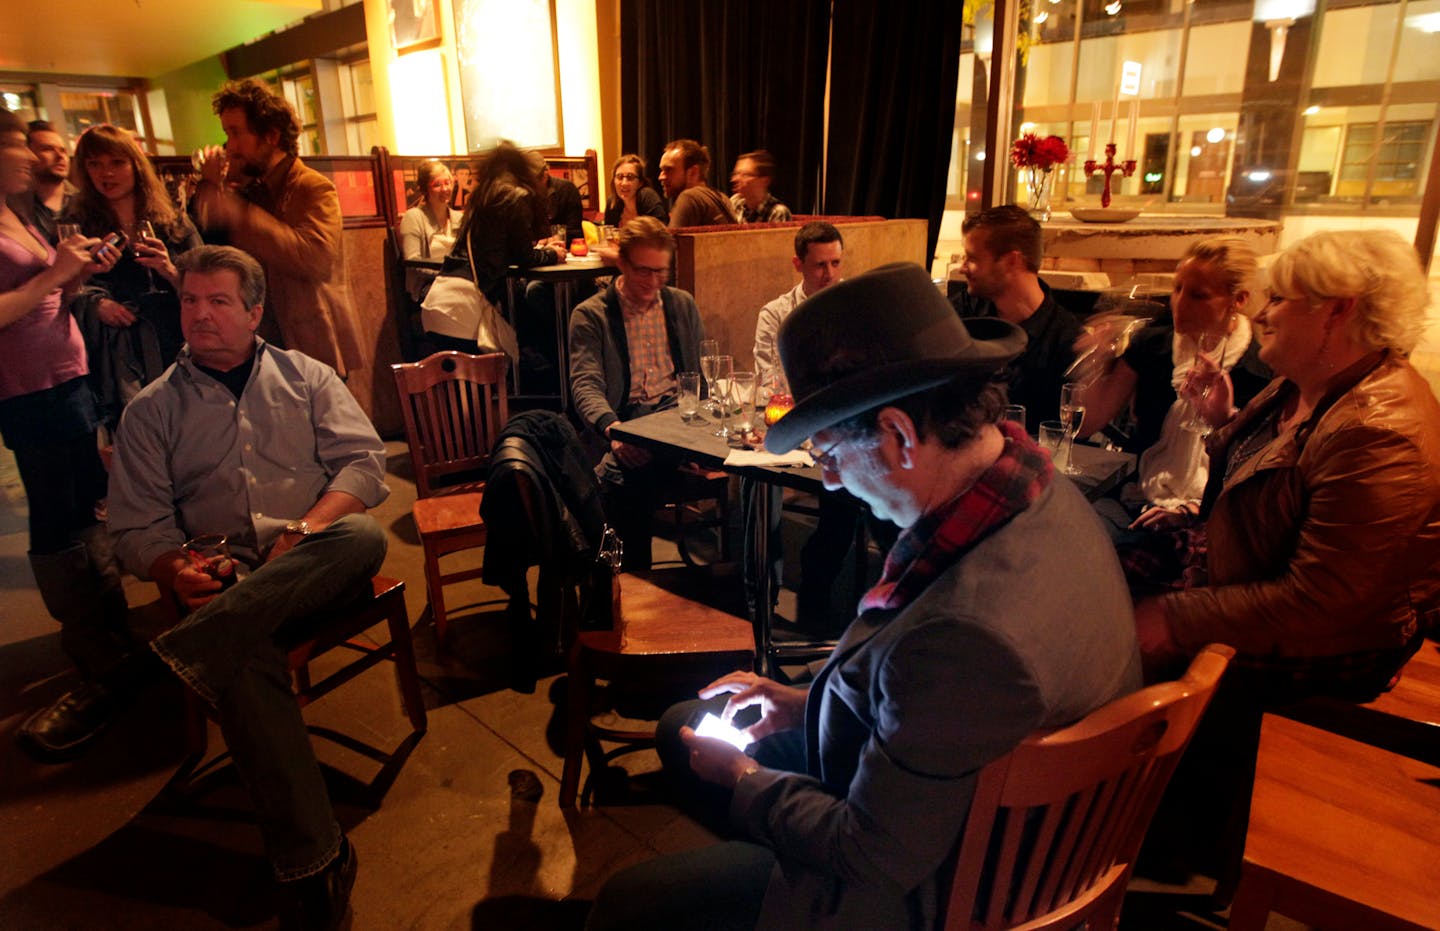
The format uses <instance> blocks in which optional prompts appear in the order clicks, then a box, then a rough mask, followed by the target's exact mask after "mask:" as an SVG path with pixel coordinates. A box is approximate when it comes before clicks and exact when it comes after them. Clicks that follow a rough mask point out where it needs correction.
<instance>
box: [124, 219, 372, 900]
mask: <svg viewBox="0 0 1440 931" xmlns="http://www.w3.org/2000/svg"><path fill="white" fill-rule="evenodd" d="M177 264H178V266H179V269H178V270H179V273H180V325H181V329H182V330H183V332H184V334H185V341H186V342H185V348H184V349H182V350H181V352H180V355H179V358H178V359H177V360H176V362H175V364H174V365H172V366H171V367H170V368H169V369H168V370H167V371H166V372H165V374H164V375H162V376H161V377H160V378H159V379H157V380H156V381H154V382H152V383H151V384H150V385H149V386H147V387H146V388H145V390H144V391H142V392H141V393H140V394H139V395H138V396H137V397H136V398H135V400H134V401H132V402H131V404H130V406H129V407H127V408H126V411H125V414H124V417H123V419H122V420H121V422H120V429H119V432H118V434H117V437H116V443H115V458H114V465H113V471H112V476H111V479H110V502H109V506H110V530H111V533H112V535H113V536H114V538H115V551H116V555H117V556H118V557H119V558H120V560H121V561H122V563H123V564H124V565H125V567H126V568H128V569H129V570H131V571H132V572H134V573H135V574H136V575H139V576H140V577H142V578H149V579H153V580H154V581H155V582H156V583H157V584H159V586H160V587H161V589H162V591H166V592H172V593H173V594H174V597H175V599H176V600H177V601H178V602H179V604H180V605H181V607H182V608H183V609H185V610H188V612H189V613H188V614H187V615H186V617H185V618H184V619H183V620H181V621H180V623H179V624H178V625H176V626H175V627H174V628H172V629H171V630H169V631H167V632H166V633H164V634H162V635H161V636H160V637H158V638H156V640H155V641H154V643H153V644H152V648H153V649H154V650H155V652H156V653H157V654H158V655H159V656H160V658H161V659H163V660H164V661H165V662H166V663H167V664H169V666H170V667H171V668H172V669H173V670H174V671H175V673H176V675H178V676H179V677H180V678H181V679H183V680H184V681H185V683H186V684H187V685H189V686H190V688H191V689H193V690H194V691H195V692H196V693H197V694H198V695H200V697H201V698H203V699H204V700H205V701H206V702H208V703H209V704H210V705H211V707H212V708H213V710H214V711H215V713H216V717H217V718H218V719H219V722H220V729H221V732H222V733H223V734H224V736H225V742H226V745H227V746H228V748H229V750H230V755H231V757H232V758H233V759H234V761H235V765H236V767H237V768H238V769H239V770H240V774H241V776H242V778H243V781H244V783H245V785H246V787H247V788H248V789H249V791H250V795H251V797H252V799H253V801H254V804H255V808H256V810H257V814H258V816H259V821H260V827H261V832H262V833H263V835H264V838H265V846H266V851H267V853H268V855H269V857H270V860H271V863H272V865H273V867H274V870H275V875H276V878H277V879H278V880H280V882H281V884H282V890H283V892H284V895H283V896H282V900H281V901H282V908H283V909H284V912H283V914H282V922H283V923H284V925H285V926H286V927H295V928H333V927H336V926H337V925H338V924H339V922H340V920H341V919H342V918H343V916H344V914H345V910H346V906H347V903H348V900H349V894H350V888H351V886H352V885H353V883H354V880H355V864H356V858H355V853H354V851H353V850H352V849H351V847H350V844H349V841H348V840H346V838H345V836H344V834H343V833H342V832H341V830H340V827H339V825H338V824H337V823H336V820H335V814H334V812H333V810H332V809H331V807H330V800H329V797H328V796H327V794H326V791H325V784H324V781H323V780H322V779H321V775H320V769H319V766H318V765H317V763H316V761H315V754H314V750H313V749H312V747H311V746H310V739H309V736H308V734H307V733H306V731H305V723H304V720H303V719H302V718H301V716H300V709H299V707H298V706H297V704H296V702H295V699H294V696H293V695H292V693H291V690H290V677H289V672H288V670H287V667H286V660H285V656H284V654H283V652H282V651H281V650H280V648H279V647H278V646H277V645H276V642H275V634H276V632H277V630H280V629H281V628H283V627H284V626H285V625H286V624H287V623H289V622H291V621H293V620H295V619H297V618H301V617H304V616H306V615H309V614H313V613H314V612H316V611H318V610H320V609H323V608H325V607H326V606H329V605H333V604H335V603H338V602H341V601H343V600H346V599H349V598H351V597H353V596H354V593H355V591H356V590H357V587H358V586H360V585H362V584H365V583H366V582H367V581H368V580H369V578H370V577H371V576H373V575H374V574H375V572H376V571H378V570H379V568H380V564H381V562H383V561H384V558H385V546H386V538H385V533H384V531H383V530H382V529H381V528H380V526H379V525H378V524H377V523H376V522H375V521H374V520H373V519H372V518H370V517H368V516H366V514H365V511H366V510H367V509H368V508H371V507H374V506H375V505H377V504H379V503H380V502H381V501H383V500H384V499H385V497H386V495H388V494H389V489H388V488H386V487H385V484H384V475H385V450H384V446H383V444H382V443H381V442H380V438H379V437H378V436H376V434H375V429H374V427H372V426H371V424H370V421H369V420H368V419H367V418H366V416H365V414H364V412H362V411H361V410H360V407H359V405H358V404H356V403H355V399H354V398H353V397H352V396H351V395H350V392H349V390H348V389H347V388H346V387H345V385H344V383H343V382H341V381H340V379H339V378H338V377H337V376H336V374H335V372H334V370H333V369H331V368H330V367H329V366H327V365H324V364H323V363H320V362H317V361H316V360H314V359H312V358H310V357H309V356H306V355H304V354H302V353H300V352H297V351H287V350H281V349H277V348H275V347H274V346H272V345H270V344H268V343H266V342H265V341H264V340H263V339H260V338H259V337H257V336H256V335H255V330H256V328H257V327H258V326H259V324H260V318H261V316H262V314H263V312H264V308H263V302H264V298H265V273H264V271H263V269H261V267H260V265H259V264H258V263H257V262H256V261H255V260H254V259H253V258H251V257H250V256H249V255H247V254H246V253H244V252H242V251H240V250H239V249H235V248H232V247H229V246H204V247H201V248H198V249H194V250H192V251H190V252H188V253H186V254H185V256H184V257H183V258H182V259H181V260H180V261H179V262H178V263H177ZM215 533H221V534H225V535H226V537H228V539H229V546H230V550H231V552H232V554H233V555H234V557H235V559H236V560H238V561H239V562H240V563H241V564H242V565H243V566H245V567H248V569H249V573H248V575H246V573H245V570H244V569H242V570H241V571H240V575H241V576H243V578H241V580H240V581H239V582H238V583H234V584H233V587H222V584H221V582H220V581H218V580H216V579H214V578H212V577H211V576H210V575H209V574H207V573H206V572H204V571H201V570H199V569H197V568H196V566H195V565H194V564H193V563H192V562H191V561H190V559H189V558H188V557H187V555H186V554H185V552H184V551H183V550H182V545H183V544H184V542H185V541H186V540H187V539H188V538H191V537H195V536H199V535H202V534H215Z"/></svg>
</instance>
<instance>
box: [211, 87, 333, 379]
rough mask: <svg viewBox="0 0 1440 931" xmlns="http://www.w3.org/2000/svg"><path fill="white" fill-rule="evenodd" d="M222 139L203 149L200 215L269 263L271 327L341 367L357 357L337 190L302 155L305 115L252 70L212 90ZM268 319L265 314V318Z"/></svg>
mask: <svg viewBox="0 0 1440 931" xmlns="http://www.w3.org/2000/svg"><path fill="white" fill-rule="evenodd" d="M213 106H214V108H215V113H216V114H217V115H218V116H219V117H220V126H221V128H223V129H224V130H225V147H224V149H223V150H221V149H220V148H219V147H212V148H210V149H207V150H206V152H205V158H204V161H203V162H202V164H201V168H200V175H201V181H200V187H199V189H198V190H197V191H196V194H195V201H196V204H195V210H196V218H197V220H198V222H199V225H200V227H201V230H202V231H203V232H205V234H206V239H207V240H210V239H211V238H212V236H213V235H214V234H216V233H219V235H220V237H221V238H222V239H223V240H224V241H227V242H228V243H229V244H230V245H233V246H236V247H238V248H240V249H244V250H245V251H246V252H248V253H250V254H251V255H253V256H254V257H255V258H256V259H258V260H259V261H260V264H261V265H262V266H263V267H264V268H265V278H266V289H267V293H268V294H269V300H268V301H267V309H268V310H269V311H270V313H269V314H268V315H267V320H268V321H271V324H270V326H269V327H268V328H269V329H270V330H271V332H268V333H266V332H262V333H261V335H262V336H264V337H266V339H269V340H270V341H272V342H278V343H280V344H281V345H283V346H285V347H286V348H287V349H298V350H300V351H301V352H303V353H305V354H306V355H308V356H311V357H313V358H316V359H319V360H320V361H321V362H324V363H326V364H327V365H330V366H331V367H333V368H334V369H335V370H336V371H337V372H339V373H340V375H341V376H344V375H345V374H346V373H347V371H348V370H349V369H350V368H351V367H352V366H356V365H359V364H360V362H361V355H360V346H359V342H358V339H357V334H356V332H355V323H354V318H353V317H352V315H351V312H350V296H349V293H348V291H347V289H346V287H345V279H344V274H345V262H344V259H343V256H342V253H341V245H340V242H341V237H340V231H341V216H340V199H339V197H338V195H337V194H336V193H335V185H334V184H332V183H331V182H330V180H329V179H328V178H326V177H325V176H324V175H322V174H320V173H319V172H318V171H315V170H313V169H311V168H308V167H306V165H305V163H304V162H302V161H301V160H300V158H299V157H298V152H299V144H298V143H299V137H300V121H299V120H298V119H296V117H295V111H294V110H292V109H291V108H290V104H289V103H288V102H287V101H286V100H285V99H284V98H283V97H281V96H279V95H277V94H275V93H273V92H271V90H270V89H269V88H268V87H267V86H266V85H265V84H264V83H262V82H260V81H257V80H255V79H253V78H247V79H246V80H243V81H232V82H230V83H228V84H226V85H225V86H224V87H222V88H221V89H220V92H219V93H217V94H216V95H215V97H214V100H213ZM262 326H263V324H262Z"/></svg>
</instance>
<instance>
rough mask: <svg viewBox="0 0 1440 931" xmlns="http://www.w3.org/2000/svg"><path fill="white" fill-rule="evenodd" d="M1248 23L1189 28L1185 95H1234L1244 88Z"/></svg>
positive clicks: (1248, 40) (1249, 31)
mask: <svg viewBox="0 0 1440 931" xmlns="http://www.w3.org/2000/svg"><path fill="white" fill-rule="evenodd" d="M1250 33H1251V28H1250V21H1249V20H1248V19H1247V20H1245V21H1243V22H1230V23H1217V24H1215V25H1213V26H1191V27H1190V48H1189V51H1188V52H1187V53H1186V57H1185V94H1186V96H1190V97H1195V96H1198V95H1200V94H1238V93H1240V91H1241V90H1242V89H1243V88H1244V86H1245V69H1244V68H1243V67H1242V66H1241V63H1243V62H1244V61H1245V57H1246V55H1247V54H1248V50H1249V48H1250Z"/></svg>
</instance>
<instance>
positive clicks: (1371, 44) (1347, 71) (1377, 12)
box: [1312, 3, 1400, 87]
mask: <svg viewBox="0 0 1440 931" xmlns="http://www.w3.org/2000/svg"><path fill="white" fill-rule="evenodd" d="M1399 16H1400V5H1399V4H1398V3H1385V4H1375V5H1371V6H1362V7H1351V8H1349V9H1343V10H1329V11H1328V12H1326V14H1325V19H1324V22H1323V23H1322V24H1321V28H1320V51H1319V54H1317V55H1316V57H1315V80H1314V81H1313V82H1312V83H1313V84H1314V86H1315V87H1347V86H1350V85H1355V84H1384V83H1385V72H1386V70H1387V67H1388V65H1389V64H1390V49H1391V47H1392V45H1393V43H1394V40H1395V23H1396V21H1397V20H1398V18H1399Z"/></svg>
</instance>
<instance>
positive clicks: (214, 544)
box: [181, 533, 235, 592]
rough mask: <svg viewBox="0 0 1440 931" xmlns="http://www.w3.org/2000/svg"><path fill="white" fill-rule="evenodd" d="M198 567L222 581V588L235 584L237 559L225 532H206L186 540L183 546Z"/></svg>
mask: <svg viewBox="0 0 1440 931" xmlns="http://www.w3.org/2000/svg"><path fill="white" fill-rule="evenodd" d="M181 549H182V550H184V552H185V555H186V556H188V557H190V563H191V565H193V566H194V567H195V568H196V569H199V570H200V571H201V572H203V573H205V574H206V575H208V576H210V578H212V579H214V580H215V581H217V582H219V583H220V590H221V591H222V592H223V591H224V590H225V589H227V588H229V587H230V586H232V585H234V584H235V559H234V557H232V556H231V555H230V543H229V541H228V540H227V539H226V537H225V534H223V533H206V534H201V535H200V536H198V537H195V538H194V539H192V540H186V541H185V543H184V544H183V545H182V546H181Z"/></svg>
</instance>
